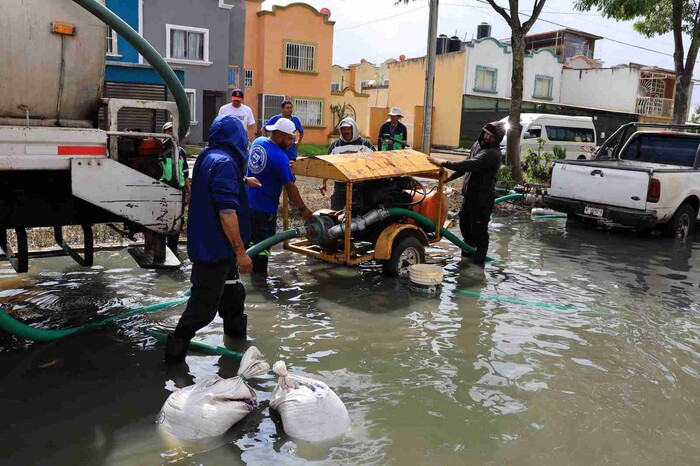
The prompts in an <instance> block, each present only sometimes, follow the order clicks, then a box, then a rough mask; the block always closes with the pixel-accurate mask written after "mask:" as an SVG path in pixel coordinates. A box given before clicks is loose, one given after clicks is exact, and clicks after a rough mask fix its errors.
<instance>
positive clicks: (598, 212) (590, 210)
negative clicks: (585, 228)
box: [583, 206, 604, 217]
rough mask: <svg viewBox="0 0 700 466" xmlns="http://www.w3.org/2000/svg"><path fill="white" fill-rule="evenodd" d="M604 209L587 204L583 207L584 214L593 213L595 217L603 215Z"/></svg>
mask: <svg viewBox="0 0 700 466" xmlns="http://www.w3.org/2000/svg"><path fill="white" fill-rule="evenodd" d="M603 213H604V210H603V209H601V208H599V207H590V206H586V207H584V208H583V214H584V215H592V216H593V217H602V216H603Z"/></svg>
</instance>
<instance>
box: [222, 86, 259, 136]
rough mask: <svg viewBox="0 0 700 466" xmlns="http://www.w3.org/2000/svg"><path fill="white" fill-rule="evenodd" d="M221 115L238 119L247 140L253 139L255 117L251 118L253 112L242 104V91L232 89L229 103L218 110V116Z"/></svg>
mask: <svg viewBox="0 0 700 466" xmlns="http://www.w3.org/2000/svg"><path fill="white" fill-rule="evenodd" d="M223 115H233V116H234V117H236V118H238V119H239V120H240V122H241V123H243V127H245V128H246V129H247V131H246V134H247V135H248V139H249V140H250V141H252V140H253V139H255V117H254V116H253V110H251V109H250V107H248V106H247V105H246V104H244V103H243V91H242V90H240V89H234V90H232V91H231V103H230V104H226V105H223V106H222V107H221V108H220V109H219V116H223Z"/></svg>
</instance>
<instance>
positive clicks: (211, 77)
mask: <svg viewBox="0 0 700 466" xmlns="http://www.w3.org/2000/svg"><path fill="white" fill-rule="evenodd" d="M106 4H107V7H108V8H109V9H111V10H112V11H114V12H115V13H116V14H117V15H118V16H119V17H120V18H122V19H123V20H124V21H126V22H127V23H128V24H129V25H130V26H131V27H133V28H134V29H135V30H136V31H138V32H139V34H141V35H142V36H143V37H144V38H145V39H146V40H147V41H148V42H149V43H150V44H151V45H152V46H153V47H154V48H155V49H156V50H157V51H158V52H159V53H160V54H161V55H162V56H163V57H164V58H165V60H166V61H167V62H168V63H169V64H170V65H171V67H172V68H173V70H174V71H175V74H176V75H177V76H178V78H179V79H180V82H182V83H183V85H184V86H185V92H186V93H187V96H188V100H189V104H190V112H191V116H190V118H191V120H192V121H191V123H190V136H189V138H188V141H189V142H192V143H199V142H202V141H204V140H206V137H207V136H208V134H209V127H210V126H211V122H212V121H213V119H214V118H215V117H216V115H217V114H218V111H219V107H221V105H223V104H224V103H227V102H228V101H229V98H228V95H229V89H231V88H233V87H236V86H238V85H239V83H238V79H239V75H238V72H237V70H239V69H241V68H242V65H243V41H244V38H245V3H244V1H243V0H225V1H224V0H205V1H202V2H197V3H196V4H194V3H186V2H171V1H168V0H148V1H147V2H146V1H144V0H107V3H106ZM106 49H107V67H106V71H105V88H104V96H105V97H123V98H132V99H144V100H172V96H170V95H169V93H168V92H167V89H166V87H165V84H163V81H162V80H161V79H160V77H159V76H158V75H157V73H156V72H155V71H154V70H153V69H152V68H151V67H150V65H148V64H147V63H144V60H143V57H141V56H140V55H139V54H138V52H136V50H135V49H134V48H133V47H131V45H129V44H128V43H127V42H126V41H125V40H124V39H123V38H121V37H118V35H117V34H115V33H114V32H113V31H112V30H111V29H110V30H108V34H107V43H106ZM121 113H123V115H122V114H120V118H119V121H120V129H126V128H129V129H132V130H133V129H139V130H142V131H154V130H160V127H161V125H162V124H163V123H164V122H165V121H166V119H167V115H165V114H164V113H165V112H156V111H153V110H143V109H124V110H122V111H121Z"/></svg>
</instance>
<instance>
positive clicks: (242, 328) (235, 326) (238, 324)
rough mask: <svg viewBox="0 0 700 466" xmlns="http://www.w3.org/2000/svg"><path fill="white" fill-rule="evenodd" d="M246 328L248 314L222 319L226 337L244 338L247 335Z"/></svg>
mask: <svg viewBox="0 0 700 466" xmlns="http://www.w3.org/2000/svg"><path fill="white" fill-rule="evenodd" d="M247 329H248V316H247V315H246V314H241V315H237V316H235V317H232V318H230V319H225V320H224V334H225V335H226V336H228V337H231V338H242V339H245V338H246V337H247V335H248V332H247Z"/></svg>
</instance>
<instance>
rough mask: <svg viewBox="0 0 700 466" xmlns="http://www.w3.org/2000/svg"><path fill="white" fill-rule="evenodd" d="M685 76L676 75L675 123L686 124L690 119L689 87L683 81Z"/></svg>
mask: <svg viewBox="0 0 700 466" xmlns="http://www.w3.org/2000/svg"><path fill="white" fill-rule="evenodd" d="M683 81H684V80H683V76H678V75H676V95H675V97H674V99H673V123H675V124H684V123H685V122H686V121H688V87H689V86H685V85H684V83H683Z"/></svg>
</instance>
